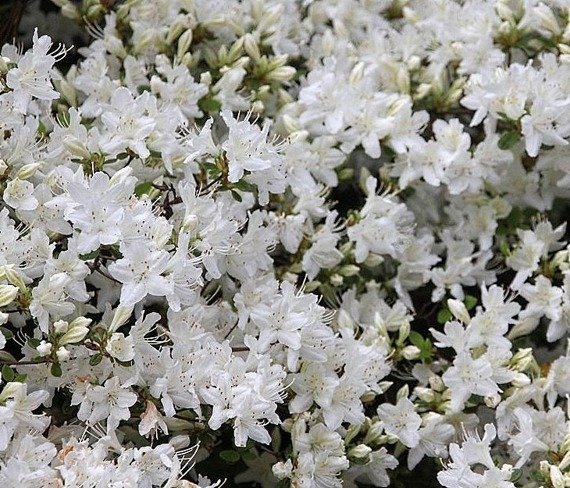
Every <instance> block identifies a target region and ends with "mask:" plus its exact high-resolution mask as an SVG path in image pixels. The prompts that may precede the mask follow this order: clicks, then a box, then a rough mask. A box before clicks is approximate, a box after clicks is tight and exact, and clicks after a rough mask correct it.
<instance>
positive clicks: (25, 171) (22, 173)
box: [16, 161, 43, 180]
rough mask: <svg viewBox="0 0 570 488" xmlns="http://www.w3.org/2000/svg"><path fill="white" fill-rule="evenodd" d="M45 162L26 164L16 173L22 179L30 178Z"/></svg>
mask: <svg viewBox="0 0 570 488" xmlns="http://www.w3.org/2000/svg"><path fill="white" fill-rule="evenodd" d="M42 164H43V162H42V161H40V162H37V163H29V164H26V165H24V166H22V167H21V168H20V169H19V170H18V172H17V173H16V178H18V179H20V180H27V179H28V178H30V177H31V176H33V175H34V173H35V172H36V170H37V169H38V168H39V167H40V166H42Z"/></svg>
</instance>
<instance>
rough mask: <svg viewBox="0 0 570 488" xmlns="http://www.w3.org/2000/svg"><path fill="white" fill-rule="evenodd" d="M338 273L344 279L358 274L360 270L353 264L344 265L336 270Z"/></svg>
mask: <svg viewBox="0 0 570 488" xmlns="http://www.w3.org/2000/svg"><path fill="white" fill-rule="evenodd" d="M338 272H339V273H340V274H341V275H342V276H345V277H349V276H355V275H357V274H358V273H360V268H359V267H358V266H356V265H355V264H345V265H344V266H342V267H341V268H340V269H339V270H338Z"/></svg>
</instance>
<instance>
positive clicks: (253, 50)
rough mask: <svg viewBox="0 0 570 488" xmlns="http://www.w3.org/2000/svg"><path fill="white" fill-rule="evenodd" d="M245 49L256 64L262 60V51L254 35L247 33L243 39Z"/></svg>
mask: <svg viewBox="0 0 570 488" xmlns="http://www.w3.org/2000/svg"><path fill="white" fill-rule="evenodd" d="M243 47H244V49H245V52H246V53H247V55H248V56H249V57H250V58H251V59H253V60H254V61H255V62H257V61H259V60H260V59H261V51H260V50H259V45H258V43H257V40H256V39H255V37H254V36H253V34H250V33H247V34H246V35H245V36H244V39H243Z"/></svg>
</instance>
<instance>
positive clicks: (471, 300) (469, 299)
mask: <svg viewBox="0 0 570 488" xmlns="http://www.w3.org/2000/svg"><path fill="white" fill-rule="evenodd" d="M463 303H464V304H465V308H466V309H467V310H471V309H473V307H475V305H477V298H475V297H474V296H472V295H465V300H463Z"/></svg>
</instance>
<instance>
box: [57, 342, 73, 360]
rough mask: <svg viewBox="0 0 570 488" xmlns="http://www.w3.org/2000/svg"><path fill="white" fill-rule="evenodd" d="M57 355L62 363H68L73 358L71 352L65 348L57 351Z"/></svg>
mask: <svg viewBox="0 0 570 488" xmlns="http://www.w3.org/2000/svg"><path fill="white" fill-rule="evenodd" d="M55 355H56V356H57V360H58V361H59V362H60V363H63V362H64V361H67V360H68V359H69V358H70V356H71V354H70V353H69V351H68V350H67V349H66V348H65V347H63V346H61V347H60V348H59V349H58V350H57V351H55Z"/></svg>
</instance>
